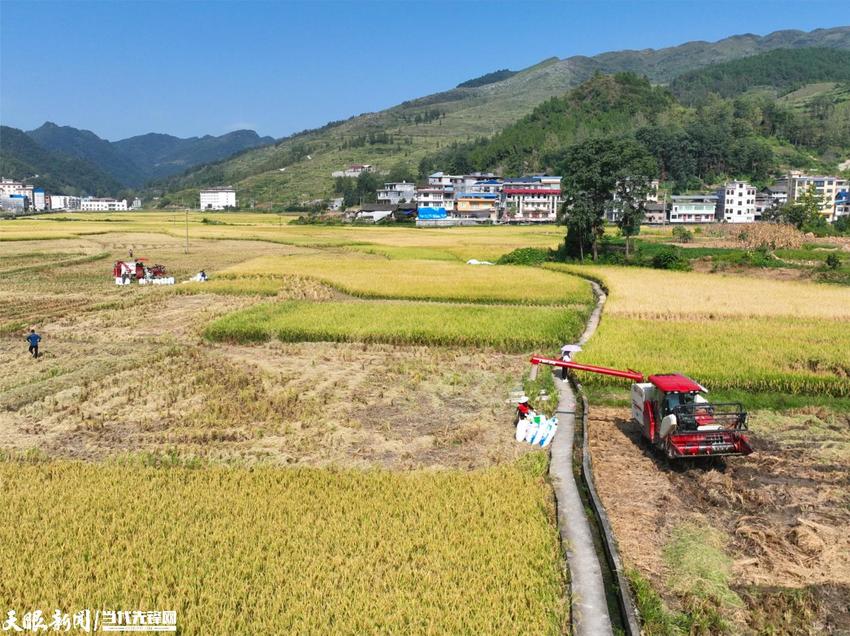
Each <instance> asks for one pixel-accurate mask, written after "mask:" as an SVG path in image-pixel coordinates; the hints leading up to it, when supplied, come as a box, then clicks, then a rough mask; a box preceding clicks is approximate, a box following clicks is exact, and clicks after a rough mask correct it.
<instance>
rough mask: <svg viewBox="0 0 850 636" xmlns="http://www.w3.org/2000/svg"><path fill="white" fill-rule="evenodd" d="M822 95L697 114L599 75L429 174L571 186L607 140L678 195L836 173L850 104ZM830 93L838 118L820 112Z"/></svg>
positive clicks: (659, 94) (431, 162) (437, 162)
mask: <svg viewBox="0 0 850 636" xmlns="http://www.w3.org/2000/svg"><path fill="white" fill-rule="evenodd" d="M817 86H820V87H821V88H820V89H819V91H818V92H815V93H813V94H812V93H811V92H804V93H803V94H804V95H805V97H803V96H802V95H798V96H797V98H796V99H795V100H793V101H791V100H785V101H782V100H777V99H776V98H774V97H772V96H770V95H765V94H745V95H741V96H739V97H737V98H735V99H723V98H720V97H716V96H711V97H709V98H707V99H705V100H703V102H702V103H700V104H699V105H698V106H696V107H689V106H686V105H684V104H681V103H679V102H678V101H677V100H676V99H675V97H674V96H673V94H672V93H671V92H670V91H669V90H668V89H666V88H664V87H658V86H653V85H652V84H650V82H649V80H647V79H646V78H643V77H638V76H636V75H634V74H631V73H619V74H617V75H614V76H606V75H599V76H596V77H593V78H591V79H590V80H588V81H587V82H585V83H584V84H582V85H581V86H579V87H578V88H576V89H574V90H572V91H571V92H570V93H568V94H567V95H565V96H563V97H557V98H552V99H550V100H548V101H546V102H544V103H543V104H541V105H540V106H538V107H537V108H535V109H534V111H532V113H531V114H529V115H527V116H526V117H524V118H522V119H521V120H519V121H518V122H517V123H515V124H513V125H511V126H509V127H507V128H506V129H505V130H503V131H502V132H501V133H499V134H497V135H495V136H494V137H492V138H490V139H484V140H480V141H476V142H472V143H466V144H458V145H456V146H453V147H450V148H447V149H444V150H442V151H437V152H436V153H434V154H433V155H432V156H430V157H429V158H428V159H427V160H426V161H424V162H423V164H424V166H426V167H429V168H431V167H436V166H440V167H442V168H443V169H445V170H447V171H449V172H471V171H476V170H478V171H485V170H487V171H489V170H493V171H497V172H513V173H516V172H557V173H559V174H564V175H565V176H568V174H567V172H568V171H569V166H567V165H565V163H564V160H565V157H566V156H567V155H570V154H574V153H575V152H576V148H578V147H580V146H581V145H582V144H585V143H586V142H588V141H594V142H599V141H600V140H602V141H603V142H604V143H601V144H600V143H596V144H595V146H594V147H597V148H598V147H601V148H606V147H608V148H614V147H619V144H621V143H622V142H623V141H624V140H625V141H629V140H631V141H632V142H634V143H635V144H637V145H638V146H639V147H640V148H642V150H643V152H645V153H647V154H648V155H649V156H651V157H652V158H653V159H654V161H655V163H656V164H657V172H656V174H655V175H654V176H658V177H660V178H661V179H663V180H665V181H672V182H673V183H674V188H675V189H676V190H687V189H693V188H701V187H704V186H706V185H711V184H715V183H717V182H718V181H720V180H722V179H725V178H727V177H732V178H746V179H749V180H752V181H755V182H757V183H759V182H765V181H767V180H768V179H769V178H770V176H771V175H773V174H775V173H776V172H778V171H780V170H781V169H784V168H786V167H789V166H790V167H799V168H812V169H824V170H826V169H829V170H834V169H835V168H836V166H835V165H834V163H835V162H836V161H835V160H836V159H840V158H844V159H846V158H847V157H848V156H850V116H848V115H850V110H848V109H850V94H847V93H841V92H840V90H839V89H838V88H836V86H835V85H834V84H827V85H817ZM824 86H829V87H832V88H831V89H826V88H823V87H824ZM826 90H831V92H830V93H829V94H830V95H831V96H832V97H831V98H829V104H830V105H831V108H824V109H817V108H814V107H813V106H812V104H813V103H821V101H822V100H823V96H824V95H825V92H824V91H826ZM848 93H850V91H848Z"/></svg>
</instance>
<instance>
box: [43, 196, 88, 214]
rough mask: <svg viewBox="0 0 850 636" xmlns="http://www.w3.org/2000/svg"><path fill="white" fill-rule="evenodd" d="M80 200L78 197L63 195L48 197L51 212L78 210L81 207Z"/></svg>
mask: <svg viewBox="0 0 850 636" xmlns="http://www.w3.org/2000/svg"><path fill="white" fill-rule="evenodd" d="M82 201H83V200H82V199H81V198H80V197H69V196H65V195H64V194H51V195H50V209H51V210H79V209H81V207H82Z"/></svg>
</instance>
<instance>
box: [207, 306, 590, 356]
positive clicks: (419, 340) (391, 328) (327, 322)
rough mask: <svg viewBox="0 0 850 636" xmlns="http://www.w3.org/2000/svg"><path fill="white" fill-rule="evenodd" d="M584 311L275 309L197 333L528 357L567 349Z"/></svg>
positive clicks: (227, 319) (231, 317)
mask: <svg viewBox="0 0 850 636" xmlns="http://www.w3.org/2000/svg"><path fill="white" fill-rule="evenodd" d="M588 314H589V308H588V307H586V306H582V307H570V308H566V307H521V306H507V305H460V304H449V303H411V302H402V301H362V302H357V301H354V302H345V301H343V302H321V303H315V302H285V303H282V302H279V303H274V304H264V305H258V306H254V307H250V308H248V309H244V310H240V311H237V312H234V313H231V314H228V315H226V316H224V317H222V318H219V319H217V320H215V321H214V322H212V323H211V324H210V325H209V326H207V328H206V329H205V330H204V334H205V335H206V337H207V338H209V339H210V340H213V341H218V342H237V343H245V342H264V341H267V340H270V339H273V338H277V339H279V340H282V341H284V342H300V341H330V342H384V343H389V344H417V345H418V344H427V345H436V346H441V345H442V346H474V347H482V346H488V347H493V348H495V349H499V350H501V351H514V352H521V351H529V350H531V349H533V348H535V347H546V348H551V347H557V345H559V344H562V343H564V342H571V341H574V340H575V339H576V338H577V337H578V335H579V334H580V333H581V332H582V330H583V329H584V323H585V322H586V320H587V316H588Z"/></svg>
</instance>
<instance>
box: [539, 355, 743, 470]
mask: <svg viewBox="0 0 850 636" xmlns="http://www.w3.org/2000/svg"><path fill="white" fill-rule="evenodd" d="M531 364H532V365H534V368H535V369H536V368H537V366H538V365H540V364H545V365H548V366H553V367H560V368H566V369H572V370H574V371H586V372H589V373H600V374H603V375H610V376H613V377H618V378H624V379H628V380H633V381H634V384H632V388H631V412H632V419H633V420H634V421H635V422H636V423H637V424H638V426H639V427H640V430H641V434H642V435H643V437H644V438H645V439H646V440H647V441H648V442H650V443H651V444H652V445H653V446H654V447H656V448H658V449H660V450H663V451H664V452H665V453H666V455H667V457H669V458H671V459H678V458H684V457H707V456H712V457H714V456H718V455H749V454H750V453H752V452H753V449H752V447H751V446H750V443H749V440H748V439H747V435H746V432H747V430H748V429H747V412H746V411H745V410H744V408H743V406H742V405H741V404H740V403H738V402H729V403H713V402H711V401H709V400H708V398H707V397H706V395H705V394H707V393H708V391H707V389H706V388H705V387H703V386H702V385H701V384H698V383H697V382H694V381H693V380H692V379H690V378H689V377H687V376H684V375H681V374H679V373H665V374H657V375H651V376H649V377H648V378H644V376H643V374H642V373H640V372H638V371H632V370H631V369H629V370H627V371H622V370H619V369H609V368H608V367H600V366H596V365H592V364H582V363H579V362H571V361H564V360H555V359H552V358H543V357H540V356H534V357H532V358H531Z"/></svg>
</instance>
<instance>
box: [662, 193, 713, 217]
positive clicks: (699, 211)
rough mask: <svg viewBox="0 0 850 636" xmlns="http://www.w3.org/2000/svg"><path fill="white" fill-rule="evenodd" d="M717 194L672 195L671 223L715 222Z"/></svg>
mask: <svg viewBox="0 0 850 636" xmlns="http://www.w3.org/2000/svg"><path fill="white" fill-rule="evenodd" d="M716 215H717V195H715V194H693V195H673V196H672V197H670V219H669V220H670V223H714V221H715V218H716Z"/></svg>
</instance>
